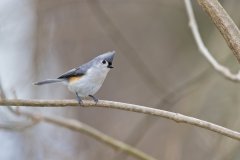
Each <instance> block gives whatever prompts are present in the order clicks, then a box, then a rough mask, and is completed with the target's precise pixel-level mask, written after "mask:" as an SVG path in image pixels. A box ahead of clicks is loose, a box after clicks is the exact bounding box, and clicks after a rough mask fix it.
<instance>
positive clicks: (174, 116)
mask: <svg viewBox="0 0 240 160" xmlns="http://www.w3.org/2000/svg"><path fill="white" fill-rule="evenodd" d="M0 105H2V106H32V107H64V106H79V104H78V103H77V101H75V100H20V99H12V100H0ZM83 107H103V108H112V109H120V110H126V111H131V112H138V113H144V114H148V115H154V116H159V117H163V118H167V119H171V120H174V121H176V122H178V123H186V124H190V125H193V126H197V127H200V128H204V129H207V130H210V131H213V132H216V133H218V134H221V135H224V136H227V137H230V138H232V139H236V140H239V141H240V133H239V132H236V131H233V130H230V129H228V128H225V127H222V126H219V125H216V124H213V123H210V122H207V121H204V120H200V119H197V118H193V117H189V116H185V115H182V114H179V113H174V112H169V111H164V110H159V109H155V108H149V107H145V106H139V105H134V104H127V103H120V102H112V101H104V100H100V101H99V102H98V104H97V105H95V103H94V102H93V101H89V100H85V101H84V106H83Z"/></svg>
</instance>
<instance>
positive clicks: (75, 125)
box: [19, 111, 156, 160]
mask: <svg viewBox="0 0 240 160" xmlns="http://www.w3.org/2000/svg"><path fill="white" fill-rule="evenodd" d="M19 114H20V115H23V116H26V117H28V118H31V119H33V120H34V121H38V122H39V121H45V122H47V123H51V124H54V125H58V126H60V127H64V128H68V129H70V130H73V131H77V132H81V133H84V134H86V135H87V136H90V137H93V138H94V139H96V140H98V141H100V142H102V143H105V144H107V145H109V146H111V147H112V148H114V149H116V150H121V151H123V152H126V153H128V154H129V155H132V156H134V157H135V158H137V159H141V160H156V159H155V158H153V157H151V156H149V155H147V154H145V153H143V152H142V151H140V150H138V149H135V148H133V147H131V146H129V145H127V144H125V143H123V142H121V141H118V140H116V139H114V138H112V137H110V136H107V135H105V134H104V133H102V132H100V131H98V130H97V129H95V128H93V127H91V126H89V125H87V124H84V123H82V122H79V121H77V120H74V119H68V118H63V117H58V116H53V115H51V116H47V115H41V114H36V113H31V112H23V111H19Z"/></svg>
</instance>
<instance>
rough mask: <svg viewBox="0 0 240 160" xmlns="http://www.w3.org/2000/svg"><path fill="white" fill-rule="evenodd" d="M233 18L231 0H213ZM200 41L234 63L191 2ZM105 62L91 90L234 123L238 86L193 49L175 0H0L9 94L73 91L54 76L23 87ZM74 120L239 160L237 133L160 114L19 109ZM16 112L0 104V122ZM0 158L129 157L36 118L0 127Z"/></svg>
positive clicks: (179, 153) (167, 146)
mask: <svg viewBox="0 0 240 160" xmlns="http://www.w3.org/2000/svg"><path fill="white" fill-rule="evenodd" d="M220 2H221V4H222V5H223V6H224V8H225V9H226V10H227V11H228V13H229V14H230V16H231V17H232V18H233V20H234V21H235V23H236V24H237V25H239V24H240V16H239V6H240V1H239V0H222V1H220ZM193 7H194V12H195V14H196V18H197V22H198V25H199V29H200V32H201V35H202V37H203V40H204V42H205V44H206V46H207V47H208V48H209V50H210V51H211V52H212V53H213V56H214V57H215V58H216V59H217V60H218V61H220V63H221V64H224V65H226V66H228V67H229V68H230V69H231V70H232V71H233V72H237V71H238V69H239V65H238V62H237V60H236V59H235V57H234V56H233V54H232V53H231V51H230V50H229V49H228V47H227V45H226V43H225V41H224V39H223V38H222V36H221V35H220V33H219V32H218V30H217V29H216V28H215V26H214V25H213V23H212V22H211V20H210V19H209V17H208V16H207V15H206V14H205V13H204V12H203V11H202V10H201V8H200V7H199V5H198V4H197V3H196V1H193ZM112 50H116V52H117V54H116V56H115V59H114V67H115V68H114V69H113V70H111V72H110V73H109V75H108V77H107V79H106V81H105V82H104V84H103V87H102V88H101V90H100V91H99V92H98V93H97V95H96V96H97V97H98V98H100V99H106V100H111V101H120V102H126V103H133V104H139V105H145V106H150V107H155V108H159V109H164V110H169V111H173V112H178V113H182V114H186V115H189V116H193V117H197V118H200V119H204V120H206V121H209V122H213V123H216V124H219V125H222V126H225V127H228V128H231V129H233V130H240V125H239V122H240V116H239V114H240V107H239V104H240V98H239V96H240V93H239V92H238V89H240V87H239V84H237V83H233V82H231V81H229V80H226V79H224V78H223V77H222V76H220V75H219V74H218V73H217V72H216V71H215V70H214V69H213V68H212V67H211V66H210V65H209V63H208V62H207V61H206V59H205V58H204V57H203V56H202V55H201V54H200V53H199V51H198V49H197V47H196V43H195V41H194V39H193V36H192V34H191V31H190V28H189V26H188V17H187V14H186V10H185V6H184V2H183V1H179V0H121V1H119V0H1V1H0V80H1V84H2V87H3V88H4V90H5V91H6V94H7V96H8V97H9V98H14V96H13V91H15V92H16V95H17V97H18V98H25V99H33V98H34V99H69V98H71V99H73V98H75V95H74V94H72V93H70V92H69V91H68V90H67V88H66V87H65V86H62V85H57V84H56V85H46V86H42V87H36V86H32V82H35V81H38V80H42V79H45V78H55V77H58V76H59V75H61V74H62V73H63V72H65V71H67V70H69V69H71V68H73V67H76V66H78V65H80V64H82V63H85V62H87V61H88V60H90V59H91V58H93V57H95V56H97V55H99V54H101V53H104V52H106V51H112ZM22 109H23V110H32V111H38V112H41V113H43V114H49V115H51V114H55V115H60V116H63V117H68V118H73V119H77V120H79V121H82V122H84V123H87V124H89V125H91V126H93V127H95V128H97V129H99V130H100V131H102V132H104V133H106V134H107V135H110V136H112V137H114V138H116V139H118V140H121V141H123V142H125V143H127V144H130V145H132V146H135V147H136V148H138V149H140V150H142V151H144V152H146V153H148V154H150V155H152V156H153V157H156V158H157V159H162V160H193V159H194V160H203V159H209V160H226V159H228V160H238V159H240V152H239V149H240V145H239V142H237V141H235V140H231V139H229V138H226V137H223V136H220V135H218V134H216V133H212V132H210V131H206V130H203V129H200V128H196V127H193V126H189V125H183V124H177V123H175V122H173V121H170V120H166V119H163V118H156V117H152V116H151V117H150V116H146V115H143V114H138V113H133V112H126V111H120V110H111V109H98V108H92V109H89V108H82V107H65V108H33V109H29V108H23V107H22ZM22 121H24V120H23V119H22V118H21V117H17V116H15V115H12V114H11V113H9V111H8V110H7V109H5V108H3V107H0V124H5V125H9V126H14V125H21V122H22ZM0 139H1V144H0V159H1V160H16V159H17V160H26V159H27V160H42V159H44V160H53V159H58V160H76V159H79V160H123V159H124V160H125V159H127V160H130V159H133V158H132V157H129V156H127V155H126V154H123V153H121V152H117V151H114V150H112V148H109V147H108V146H106V145H104V144H102V143H99V142H98V141H96V140H94V139H92V138H91V137H88V136H86V135H82V134H79V133H76V132H72V131H70V130H67V129H64V128H61V127H57V126H53V125H50V124H46V123H40V124H38V125H35V126H33V127H32V128H29V129H26V130H24V131H21V132H16V131H9V130H4V129H2V130H0Z"/></svg>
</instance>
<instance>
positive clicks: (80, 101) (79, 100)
mask: <svg viewBox="0 0 240 160" xmlns="http://www.w3.org/2000/svg"><path fill="white" fill-rule="evenodd" d="M76 96H77V101H78V103H79V104H80V105H81V106H83V101H82V99H81V97H79V95H78V94H77V93H76Z"/></svg>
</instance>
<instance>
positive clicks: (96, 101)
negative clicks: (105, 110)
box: [89, 95, 98, 105]
mask: <svg viewBox="0 0 240 160" xmlns="http://www.w3.org/2000/svg"><path fill="white" fill-rule="evenodd" d="M89 97H91V98H92V99H93V100H94V102H95V105H96V104H97V103H98V99H97V98H96V97H94V96H93V95H89Z"/></svg>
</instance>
